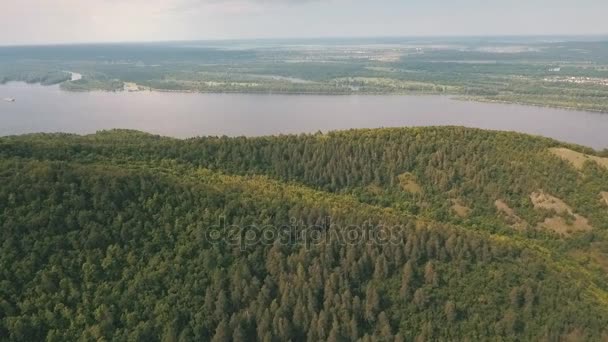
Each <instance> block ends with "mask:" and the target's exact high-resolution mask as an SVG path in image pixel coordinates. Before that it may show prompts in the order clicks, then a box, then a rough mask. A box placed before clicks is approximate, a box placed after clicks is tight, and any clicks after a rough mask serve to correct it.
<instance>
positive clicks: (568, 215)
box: [530, 191, 593, 236]
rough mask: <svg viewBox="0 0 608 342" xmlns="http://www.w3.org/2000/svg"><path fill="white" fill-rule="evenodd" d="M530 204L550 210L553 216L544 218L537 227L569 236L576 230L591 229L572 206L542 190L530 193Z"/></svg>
mask: <svg viewBox="0 0 608 342" xmlns="http://www.w3.org/2000/svg"><path fill="white" fill-rule="evenodd" d="M530 199H531V200H532V204H534V208H536V209H544V210H551V211H554V212H555V213H556V215H555V216H553V217H549V218H547V219H545V221H544V222H542V223H540V224H539V225H538V228H540V229H545V230H551V231H553V232H556V233H558V234H562V235H566V236H569V235H571V234H573V233H576V232H585V231H589V230H591V229H593V227H592V226H591V225H590V224H589V221H588V220H587V219H586V218H585V217H583V216H581V215H579V214H576V213H575V212H574V211H573V210H572V208H571V207H570V206H569V205H568V204H566V202H564V201H562V200H561V199H559V198H557V197H555V196H551V195H549V194H547V193H545V192H543V191H537V192H533V193H532V194H531V195H530Z"/></svg>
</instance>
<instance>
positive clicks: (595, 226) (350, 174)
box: [0, 127, 608, 341]
mask: <svg viewBox="0 0 608 342" xmlns="http://www.w3.org/2000/svg"><path fill="white" fill-rule="evenodd" d="M605 156H607V155H606V154H604V155H603V156H602V155H600V154H598V153H597V152H595V151H593V150H590V149H587V148H582V147H580V146H574V145H569V144H563V143H560V142H557V141H554V140H551V139H546V138H540V137H532V136H528V135H523V134H516V133H506V132H491V131H483V130H476V129H465V128H460V127H435V128H411V129H374V130H351V131H341V132H331V133H327V134H322V133H318V134H309V135H287V136H276V137H260V138H244V137H241V138H227V137H204V138H193V139H187V140H178V139H171V138H164V137H159V136H155V135H150V134H146V133H141V132H134V131H125V130H115V131H104V132H99V133H97V134H93V135H87V136H77V135H69V134H31V135H24V136H14V137H3V138H0V180H1V181H2V184H3V185H2V186H1V187H0V213H1V215H0V230H1V233H2V236H3V244H2V248H1V249H0V264H1V265H2V268H1V270H2V271H1V273H0V279H1V282H0V294H1V297H0V336H3V337H5V338H7V339H10V340H15V341H32V340H43V339H48V340H72V339H79V338H83V339H106V340H139V341H156V340H158V341H161V340H162V341H165V340H180V341H187V340H214V341H230V340H232V341H245V340H251V339H257V340H264V341H272V340H310V341H317V340H331V341H334V340H335V341H338V340H357V339H362V340H395V341H401V340H415V339H417V340H511V341H516V340H568V339H570V340H572V339H574V340H586V341H600V340H603V339H606V338H607V337H608V331H607V330H606V327H607V326H608V309H607V308H608V286H607V285H606V284H608V273H607V272H608V268H607V267H606V265H608V236H607V230H608V211H607V206H606V203H605V193H606V192H608V169H607V168H606V167H605V165H603V163H604V161H605V158H604V157H605ZM583 159H584V160H583ZM557 171H559V172H557ZM581 222H584V223H585V229H578V228H579V227H580V224H581ZM227 227H228V228H227ZM235 227H236V228H237V229H236V232H237V233H239V234H236V235H235V234H233V233H234V232H235V230H231V229H234V228H235ZM238 227H241V229H238ZM554 228H556V229H554ZM557 228H559V229H557ZM226 229H228V230H226ZM245 231H248V232H252V233H253V235H248V236H249V237H248V238H245V235H244V233H245ZM260 231H266V232H269V233H270V234H269V235H268V236H267V238H266V239H261V238H260V237H261V235H256V232H257V233H259V232H260ZM353 232H354V233H353ZM378 232H384V233H386V234H388V235H389V236H391V237H394V238H396V240H395V241H392V242H386V241H384V240H381V241H378V240H374V239H373V236H374V234H377V233H378ZM280 233H282V234H283V235H281V234H280ZM313 233H314V236H322V237H324V238H323V239H316V240H305V239H301V237H303V236H308V235H307V234H313ZM241 234H243V235H241ZM285 234H287V235H285ZM348 234H355V235H348ZM256 236H257V237H258V238H259V239H256V238H255V237H256ZM286 236H287V237H291V238H292V239H279V237H283V238H285V237H286ZM348 236H350V238H349V240H347V241H346V240H344V239H341V238H340V237H343V238H344V237H348ZM353 236H355V238H353ZM293 237H300V239H293Z"/></svg>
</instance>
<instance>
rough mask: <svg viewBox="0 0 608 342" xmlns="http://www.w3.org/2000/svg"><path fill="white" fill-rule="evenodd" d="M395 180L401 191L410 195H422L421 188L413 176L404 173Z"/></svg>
mask: <svg viewBox="0 0 608 342" xmlns="http://www.w3.org/2000/svg"><path fill="white" fill-rule="evenodd" d="M397 178H398V179H399V186H400V187H401V189H403V191H407V192H410V193H412V194H421V193H422V187H421V186H420V184H418V182H417V181H416V176H414V175H413V174H411V173H409V172H406V173H402V174H400V175H399V176H398V177H397Z"/></svg>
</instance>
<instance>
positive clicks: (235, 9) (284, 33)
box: [0, 0, 608, 46]
mask: <svg viewBox="0 0 608 342" xmlns="http://www.w3.org/2000/svg"><path fill="white" fill-rule="evenodd" d="M607 12H608V3H607V2H605V1H599V0H581V1H579V2H577V3H576V4H573V3H571V2H569V1H565V0H558V1H549V0H534V1H524V0H514V1H510V2H507V3H498V4H497V3H491V4H490V3H485V2H482V1H479V0H458V1H446V0H430V1H424V2H422V1H414V0H409V1H397V0H379V1H374V2H371V1H363V0H302V1H297V0H127V1H118V0H91V1H87V2H86V3H85V2H83V1H79V0H57V1H53V2H49V1H43V0H22V1H19V2H16V1H13V0H9V1H7V2H5V3H3V4H0V20H1V21H2V22H3V23H4V25H5V27H11V28H14V29H11V30H6V29H5V30H1V31H0V45H4V46H6V45H39V44H45V45H46V44H83V43H126V42H164V41H217V40H252V39H259V40H263V39H321V38H371V37H468V36H474V37H501V36H506V37H509V36H511V37H512V36H561V37H563V36H603V35H607V34H608V22H607V21H605V20H603V16H604V13H607ZM565 27H567V29H565Z"/></svg>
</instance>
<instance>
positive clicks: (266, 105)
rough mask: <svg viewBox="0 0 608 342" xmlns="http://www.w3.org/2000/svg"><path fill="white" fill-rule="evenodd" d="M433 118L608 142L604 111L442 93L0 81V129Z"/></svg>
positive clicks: (165, 128) (243, 128)
mask: <svg viewBox="0 0 608 342" xmlns="http://www.w3.org/2000/svg"><path fill="white" fill-rule="evenodd" d="M4 98H15V99H16V101H15V102H8V101H5V100H3V99H4ZM432 125H459V126H467V127H478V128H486V129H496V130H508V131H517V132H524V133H531V134H537V135H543V136H546V137H551V138H555V139H558V140H562V141H567V142H573V143H578V144H581V145H586V146H590V147H594V148H596V149H604V148H608V114H598V113H589V112H578V111H569V110H560V109H552V108H540V107H530V106H520V105H505V104H491V103H475V102H465V101H457V100H452V99H450V98H449V97H445V96H311V95H244V94H187V93H162V92H133V93H129V92H121V93H106V92H90V93H73V92H65V91H61V90H60V89H59V87H58V86H50V87H45V86H40V85H26V84H24V83H9V84H5V85H0V135H13V134H22V133H33V132H69V133H93V132H95V131H97V130H101V129H110V128H130V129H137V130H141V131H146V132H150V133H157V134H161V135H167V136H173V137H180V138H183V137H193V136H202V135H228V136H239V135H246V136H259V135H270V134H281V133H284V134H286V133H301V132H316V131H319V130H320V131H324V132H326V131H329V130H338V129H348V128H375V127H399V126H432Z"/></svg>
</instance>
